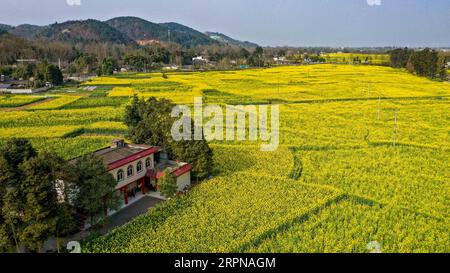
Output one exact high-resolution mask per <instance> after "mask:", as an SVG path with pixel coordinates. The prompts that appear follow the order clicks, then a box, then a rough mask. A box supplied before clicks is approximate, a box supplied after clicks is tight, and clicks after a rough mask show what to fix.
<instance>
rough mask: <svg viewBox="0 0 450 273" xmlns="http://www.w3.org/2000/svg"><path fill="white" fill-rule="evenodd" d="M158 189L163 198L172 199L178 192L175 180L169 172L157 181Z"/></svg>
mask: <svg viewBox="0 0 450 273" xmlns="http://www.w3.org/2000/svg"><path fill="white" fill-rule="evenodd" d="M158 188H159V191H160V192H161V194H162V195H164V196H165V197H167V198H169V197H172V196H174V195H175V194H176V193H177V191H178V186H177V179H176V178H175V176H173V175H172V173H171V172H170V171H168V170H166V171H165V172H164V176H163V177H161V179H160V180H159V181H158Z"/></svg>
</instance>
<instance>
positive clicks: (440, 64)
mask: <svg viewBox="0 0 450 273" xmlns="http://www.w3.org/2000/svg"><path fill="white" fill-rule="evenodd" d="M449 59H450V58H449V57H448V56H446V55H445V54H444V53H442V52H441V53H440V54H439V56H438V60H437V64H436V65H437V78H438V79H440V80H441V81H446V80H447V79H448V69H447V62H448V60H449Z"/></svg>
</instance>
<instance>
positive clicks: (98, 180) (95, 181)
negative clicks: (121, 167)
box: [73, 155, 120, 225]
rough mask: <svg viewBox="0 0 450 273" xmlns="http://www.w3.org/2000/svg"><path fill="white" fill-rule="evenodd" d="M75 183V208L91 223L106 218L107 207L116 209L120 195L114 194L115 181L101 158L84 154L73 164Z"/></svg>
mask: <svg viewBox="0 0 450 273" xmlns="http://www.w3.org/2000/svg"><path fill="white" fill-rule="evenodd" d="M73 181H74V182H75V183H76V189H77V190H76V192H77V193H76V195H75V197H74V200H73V201H74V206H75V208H76V209H77V210H78V211H79V212H81V213H83V214H86V215H87V216H88V217H89V218H90V223H91V225H94V224H96V223H98V222H101V221H102V220H104V219H105V218H106V215H105V212H106V211H107V209H117V208H118V207H119V205H120V197H119V195H117V194H116V191H115V187H116V185H117V181H116V180H115V178H114V177H113V176H112V175H111V174H110V173H109V172H108V170H107V169H106V167H105V166H104V165H103V162H102V160H101V159H99V158H97V157H95V156H94V155H86V156H83V157H82V158H81V159H79V160H77V161H76V163H75V165H74V166H73Z"/></svg>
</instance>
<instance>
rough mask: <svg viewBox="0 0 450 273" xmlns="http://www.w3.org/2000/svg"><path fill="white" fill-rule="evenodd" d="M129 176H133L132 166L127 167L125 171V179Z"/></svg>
mask: <svg viewBox="0 0 450 273" xmlns="http://www.w3.org/2000/svg"><path fill="white" fill-rule="evenodd" d="M130 176H133V166H132V165H130V166H128V169H127V177H130Z"/></svg>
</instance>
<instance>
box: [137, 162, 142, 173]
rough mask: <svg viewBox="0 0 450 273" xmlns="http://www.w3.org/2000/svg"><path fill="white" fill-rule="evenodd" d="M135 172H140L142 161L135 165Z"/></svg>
mask: <svg viewBox="0 0 450 273" xmlns="http://www.w3.org/2000/svg"><path fill="white" fill-rule="evenodd" d="M136 171H137V173H140V172H142V161H139V162H138V163H137V165H136Z"/></svg>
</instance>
